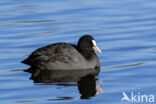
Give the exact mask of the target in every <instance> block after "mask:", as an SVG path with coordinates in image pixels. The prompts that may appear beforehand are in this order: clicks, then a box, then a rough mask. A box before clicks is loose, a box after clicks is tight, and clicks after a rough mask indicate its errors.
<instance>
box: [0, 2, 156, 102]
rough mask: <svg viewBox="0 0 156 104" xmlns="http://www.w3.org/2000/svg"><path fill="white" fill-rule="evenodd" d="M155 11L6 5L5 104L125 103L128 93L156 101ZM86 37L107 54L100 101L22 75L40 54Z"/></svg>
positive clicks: (2, 22) (0, 17)
mask: <svg viewBox="0 0 156 104" xmlns="http://www.w3.org/2000/svg"><path fill="white" fill-rule="evenodd" d="M155 10H156V1H155V0H120V1H119V0H85V1H81V0H73V1H72V0H31V1H30V0H1V1H0V83H1V86H0V104H23V103H24V104H52V103H54V104H57V103H60V104H69V103H75V104H85V103H88V104H122V103H125V102H123V101H121V99H122V97H123V95H122V93H123V92H125V93H126V94H127V95H128V96H129V97H130V94H131V93H132V92H134V93H135V94H138V93H140V95H153V96H155V99H156V82H155V80H156V70H155V68H156V63H155V61H156V13H155ZM83 34H91V35H92V36H93V37H94V38H95V39H96V41H97V44H98V46H99V47H100V48H101V49H102V51H103V54H98V56H99V58H100V62H101V72H100V74H99V76H97V79H98V81H100V82H101V83H97V84H96V86H97V87H98V88H99V89H100V91H99V92H98V94H96V95H95V96H92V97H90V98H89V99H81V97H80V96H81V94H80V93H79V90H78V87H77V85H74V86H72V85H71V86H70V85H69V86H60V85H57V84H38V83H34V82H33V80H31V79H29V78H30V77H31V74H30V73H26V72H23V71H21V70H22V69H27V68H28V66H26V65H24V64H21V63H20V61H22V60H23V59H25V58H26V57H27V56H28V55H29V54H30V53H31V52H32V51H34V50H35V49H37V48H39V47H42V46H45V45H48V44H51V43H56V42H70V43H73V44H76V43H77V41H78V39H79V37H80V36H82V35H83ZM73 83H74V82H73ZM67 84H68V83H67ZM74 84H76V83H74ZM148 103H149V102H148ZM155 103H156V101H155ZM155 103H153V104H155ZM142 104H146V102H145V101H144V102H142Z"/></svg>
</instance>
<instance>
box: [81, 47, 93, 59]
mask: <svg viewBox="0 0 156 104" xmlns="http://www.w3.org/2000/svg"><path fill="white" fill-rule="evenodd" d="M78 51H79V52H80V53H81V54H82V55H83V56H84V57H85V58H86V59H88V60H89V59H91V58H92V57H93V55H94V51H92V50H89V49H82V48H78Z"/></svg>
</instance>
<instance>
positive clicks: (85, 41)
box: [22, 35, 102, 70]
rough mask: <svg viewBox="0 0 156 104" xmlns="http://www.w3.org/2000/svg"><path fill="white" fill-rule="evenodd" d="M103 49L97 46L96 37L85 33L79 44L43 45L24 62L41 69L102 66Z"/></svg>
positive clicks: (74, 68) (73, 68)
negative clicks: (98, 54) (99, 56)
mask: <svg viewBox="0 0 156 104" xmlns="http://www.w3.org/2000/svg"><path fill="white" fill-rule="evenodd" d="M94 51H97V52H99V53H102V51H101V50H100V49H99V48H98V47H97V45H96V42H95V40H94V38H93V37H92V36H90V35H83V36H82V37H81V38H80V39H79V41H78V44H77V46H76V45H74V44H70V43H54V44H51V45H48V46H45V47H41V48H39V49H37V50H35V51H34V52H32V54H31V55H30V56H29V57H28V58H27V59H25V60H23V61H22V63H24V64H27V65H30V66H31V67H33V68H37V69H40V70H76V69H78V70H80V69H94V68H97V67H100V62H99V58H98V56H97V55H96V54H95V53H94Z"/></svg>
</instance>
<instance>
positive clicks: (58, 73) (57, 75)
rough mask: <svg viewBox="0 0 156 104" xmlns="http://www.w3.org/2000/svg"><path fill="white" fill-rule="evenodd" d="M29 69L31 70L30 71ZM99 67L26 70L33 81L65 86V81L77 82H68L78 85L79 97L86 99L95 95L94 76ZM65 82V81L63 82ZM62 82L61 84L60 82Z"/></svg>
mask: <svg viewBox="0 0 156 104" xmlns="http://www.w3.org/2000/svg"><path fill="white" fill-rule="evenodd" d="M30 70H31V71H30ZM99 71H100V69H99V68H96V69H85V70H82V69H80V70H39V69H33V72H32V68H31V69H28V70H27V72H29V73H31V74H32V75H31V77H30V79H31V80H33V81H34V83H43V84H54V83H57V85H62V86H67V85H68V84H67V83H66V82H77V84H69V85H70V86H76V85H78V90H79V93H80V94H81V99H88V98H89V97H91V96H95V95H96V93H97V90H96V80H97V79H96V78H95V76H97V75H98V74H99ZM64 82H65V83H64ZM62 83H63V84H62Z"/></svg>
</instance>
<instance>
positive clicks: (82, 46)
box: [78, 35, 102, 53]
mask: <svg viewBox="0 0 156 104" xmlns="http://www.w3.org/2000/svg"><path fill="white" fill-rule="evenodd" d="M78 49H79V50H80V51H81V52H83V53H84V52H85V53H88V52H93V51H97V52H99V53H102V51H101V50H100V49H99V48H98V46H97V45H96V41H95V39H94V38H93V37H92V36H90V35H83V36H82V37H81V38H80V39H79V41H78Z"/></svg>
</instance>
